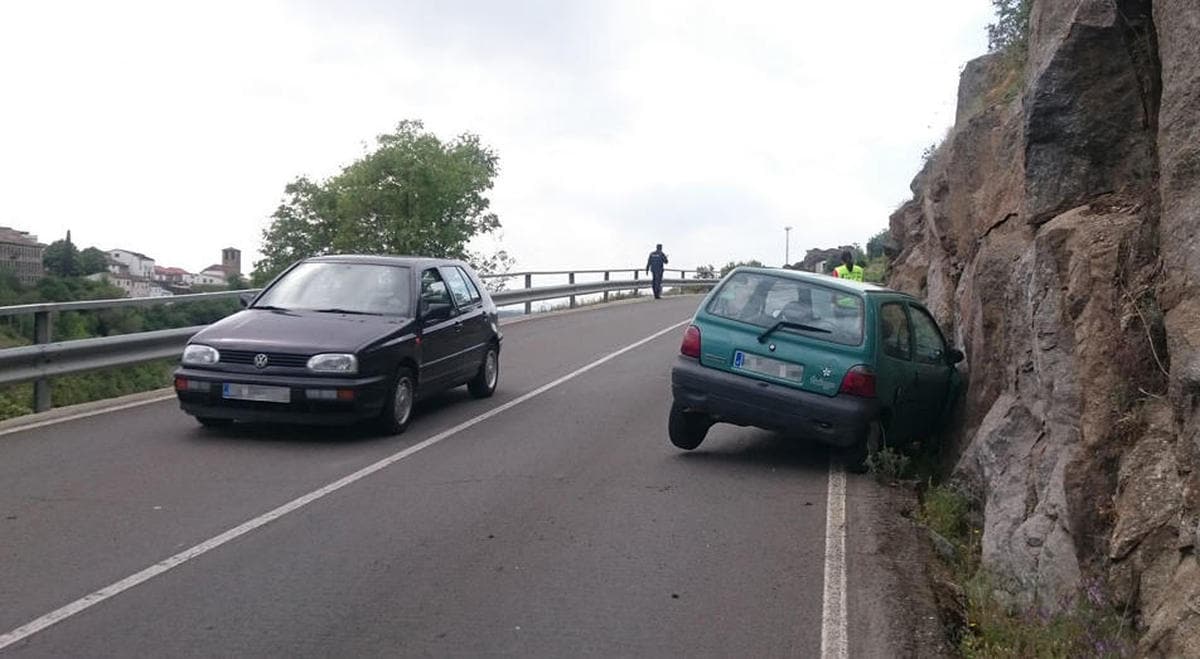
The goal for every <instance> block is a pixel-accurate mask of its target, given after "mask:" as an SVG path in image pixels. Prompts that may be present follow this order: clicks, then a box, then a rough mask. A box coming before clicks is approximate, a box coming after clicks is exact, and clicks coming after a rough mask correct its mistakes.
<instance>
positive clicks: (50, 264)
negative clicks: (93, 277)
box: [42, 233, 79, 277]
mask: <svg viewBox="0 0 1200 659" xmlns="http://www.w3.org/2000/svg"><path fill="white" fill-rule="evenodd" d="M42 265H43V266H44V267H45V268H46V272H48V273H50V274H52V275H57V276H59V277H74V276H76V275H78V274H79V250H78V249H76V248H75V243H73V242H71V234H69V233H68V234H67V238H66V240H56V241H54V242H52V243H50V244H49V245H47V246H46V249H45V250H43V251H42Z"/></svg>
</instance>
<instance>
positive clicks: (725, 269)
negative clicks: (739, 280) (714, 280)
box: [721, 259, 763, 278]
mask: <svg viewBox="0 0 1200 659" xmlns="http://www.w3.org/2000/svg"><path fill="white" fill-rule="evenodd" d="M743 265H744V266H749V267H751V268H761V267H763V264H762V262H761V261H759V260H758V259H750V260H749V261H737V262H736V263H735V262H733V261H730V262H729V263H726V264H725V265H724V266H722V267H721V277H722V278H724V277H725V275H727V274H729V273H730V272H733V269H734V268H737V267H739V266H743Z"/></svg>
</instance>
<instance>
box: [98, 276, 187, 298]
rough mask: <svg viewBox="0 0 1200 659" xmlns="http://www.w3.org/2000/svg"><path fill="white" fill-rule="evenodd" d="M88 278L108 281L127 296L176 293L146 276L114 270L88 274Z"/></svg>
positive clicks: (157, 295) (159, 295)
mask: <svg viewBox="0 0 1200 659" xmlns="http://www.w3.org/2000/svg"><path fill="white" fill-rule="evenodd" d="M87 278H88V279H91V280H92V281H106V282H108V283H110V284H112V285H113V286H116V287H117V288H119V289H121V290H122V291H125V297H168V296H171V295H174V293H172V292H171V291H168V290H167V289H165V288H163V287H162V286H159V285H158V284H155V283H154V282H152V281H150V280H149V279H146V278H145V277H134V276H133V275H129V274H118V273H113V272H97V273H96V274H94V275H88V276H87Z"/></svg>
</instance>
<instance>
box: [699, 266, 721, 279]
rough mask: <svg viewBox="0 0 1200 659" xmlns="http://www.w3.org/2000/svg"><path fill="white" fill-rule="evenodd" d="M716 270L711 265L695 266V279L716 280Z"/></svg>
mask: <svg viewBox="0 0 1200 659" xmlns="http://www.w3.org/2000/svg"><path fill="white" fill-rule="evenodd" d="M716 278H717V269H716V268H715V267H713V266H711V265H700V266H696V279H716Z"/></svg>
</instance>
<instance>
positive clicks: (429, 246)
mask: <svg viewBox="0 0 1200 659" xmlns="http://www.w3.org/2000/svg"><path fill="white" fill-rule="evenodd" d="M498 161H499V159H498V157H497V155H496V154H495V152H494V151H492V150H491V149H490V148H489V147H487V146H484V145H483V144H482V143H481V141H480V139H479V137H478V136H476V135H473V134H470V133H464V134H462V135H459V136H458V137H456V138H454V139H452V140H449V141H442V140H441V139H439V138H438V137H437V136H436V135H434V134H433V133H430V132H428V131H426V130H425V128H424V125H423V124H422V123H421V122H419V121H402V122H400V124H399V125H398V126H397V127H396V130H395V132H392V133H387V134H384V135H380V136H378V138H376V146H375V149H374V150H373V151H370V152H368V153H366V154H365V155H363V156H362V157H361V158H359V159H358V160H356V161H354V162H353V163H351V164H350V165H348V166H346V167H345V168H343V169H342V171H341V172H340V173H339V174H337V175H336V176H333V177H332V178H329V179H327V180H324V181H312V180H310V179H308V178H305V177H300V178H297V179H296V180H295V181H293V182H291V183H289V184H288V185H287V186H286V187H285V188H284V195H285V197H284V201H283V203H282V204H280V206H279V208H278V209H276V211H275V213H274V214H272V215H271V218H272V219H271V225H270V226H269V227H268V228H267V229H266V230H265V231H263V249H262V252H263V257H264V258H263V260H262V261H259V262H258V263H256V264H255V266H256V267H255V271H254V276H253V278H254V283H255V284H263V283H266V282H267V281H269V280H270V279H271V278H272V277H274V276H275V275H276V274H278V273H279V272H280V271H282V270H283V269H284V268H286V267H287V266H288V265H290V264H291V263H293V262H294V261H296V260H298V259H302V258H307V257H310V256H317V255H320V254H330V253H348V252H361V253H369V254H420V255H424V256H434V257H448V258H463V259H465V258H467V257H468V254H467V250H466V244H467V242H468V241H469V240H470V239H471V238H473V237H475V236H477V235H480V234H484V233H488V232H490V231H495V230H496V229H498V228H499V227H500V220H499V218H497V217H496V215H495V213H492V212H490V211H489V207H490V206H491V202H490V200H489V199H488V198H487V195H486V193H487V191H488V190H490V189H491V188H492V184H493V180H494V179H495V177H496V171H497V163H498ZM505 257H507V255H505Z"/></svg>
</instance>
